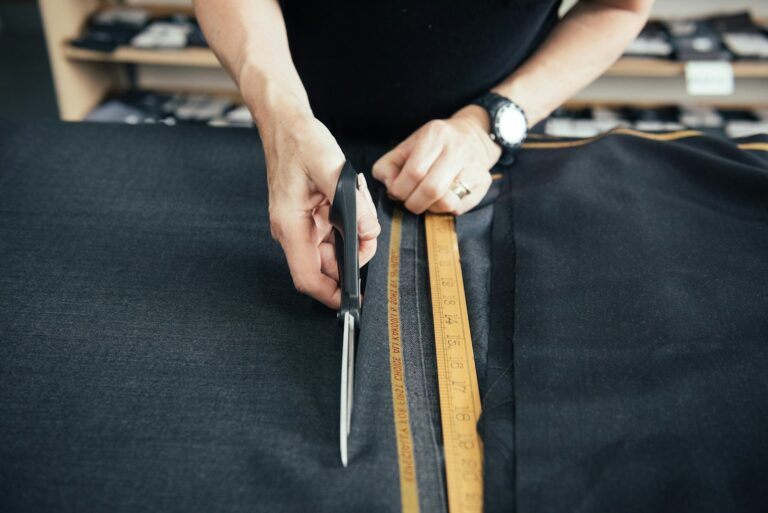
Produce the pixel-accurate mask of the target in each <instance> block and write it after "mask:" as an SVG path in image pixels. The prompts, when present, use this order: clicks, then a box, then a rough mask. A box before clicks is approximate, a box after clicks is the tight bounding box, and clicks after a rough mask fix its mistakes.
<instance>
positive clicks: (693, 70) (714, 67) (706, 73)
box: [685, 61, 733, 96]
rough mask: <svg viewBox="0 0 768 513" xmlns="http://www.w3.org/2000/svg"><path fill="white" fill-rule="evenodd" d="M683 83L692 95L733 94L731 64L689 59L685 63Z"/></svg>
mask: <svg viewBox="0 0 768 513" xmlns="http://www.w3.org/2000/svg"><path fill="white" fill-rule="evenodd" d="M685 85H686V88H687V89H688V94H690V95H692V96H705V95H706V96H715V95H717V96H727V95H730V94H733V66H731V63H730V62H723V61H691V62H687V63H686V64H685Z"/></svg>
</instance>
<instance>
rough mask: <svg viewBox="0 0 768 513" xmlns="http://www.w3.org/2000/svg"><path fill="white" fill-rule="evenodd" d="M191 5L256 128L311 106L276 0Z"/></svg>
mask: <svg viewBox="0 0 768 513" xmlns="http://www.w3.org/2000/svg"><path fill="white" fill-rule="evenodd" d="M194 6H195V14H196V15H197V18H198V20H199V21H200V24H201V26H202V28H203V31H204V32H205V36H206V39H207V40H208V43H209V45H210V46H211V48H212V49H213V51H214V53H215V54H216V56H217V57H218V58H219V60H220V61H221V63H222V65H223V66H224V67H225V68H226V70H227V71H228V72H229V74H230V75H231V76H232V78H233V79H234V81H235V83H236V84H237V87H238V88H239V89H240V92H241V94H242V96H243V99H244V101H245V103H246V104H247V106H248V108H249V109H250V111H251V114H252V115H253V117H254V120H255V121H256V124H257V125H258V126H259V129H260V131H262V132H264V131H267V130H264V129H265V128H266V127H270V126H273V125H275V124H277V123H280V122H281V119H284V118H286V117H290V116H291V115H292V114H293V113H299V112H302V113H307V112H311V110H310V107H309V101H308V99H307V94H306V91H305V90H304V86H303V85H302V83H301V79H300V78H299V74H298V73H297V71H296V68H295V67H294V65H293V60H292V59H291V54H290V50H289V47H288V37H287V34H286V29H285V22H284V20H283V14H282V11H281V10H280V6H279V4H278V2H277V0H227V1H222V0H195V2H194ZM262 135H264V134H262Z"/></svg>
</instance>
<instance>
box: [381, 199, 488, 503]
mask: <svg viewBox="0 0 768 513" xmlns="http://www.w3.org/2000/svg"><path fill="white" fill-rule="evenodd" d="M424 222H425V226H426V232H427V256H428V260H429V281H430V289H431V296H432V317H433V321H434V327H435V353H436V359H437V374H438V388H439V394H440V416H441V421H442V430H443V447H444V453H445V477H446V487H447V492H448V510H449V512H450V513H475V512H477V513H480V512H481V511H482V509H483V450H482V442H481V440H480V437H479V435H478V434H477V421H478V419H479V417H480V392H479V390H478V387H477V371H476V370H475V358H474V353H473V351H472V337H471V335H470V332H469V316H468V315H467V302H466V298H465V296H464V279H463V277H462V274H461V264H460V261H459V243H458V238H457V236H456V224H455V222H454V218H453V216H450V215H438V214H427V215H426V216H425V221H424ZM402 224H403V211H402V210H400V209H399V208H396V209H395V211H394V215H393V216H392V228H391V233H390V239H389V270H388V280H387V321H388V322H387V324H388V328H389V364H390V365H389V368H390V383H391V386H392V406H393V413H394V423H395V439H396V442H397V460H398V468H399V474H400V499H401V502H402V504H401V506H402V511H403V513H418V512H419V489H418V480H417V478H416V460H415V458H414V451H413V436H412V434H411V426H410V417H409V413H408V412H409V410H408V395H407V393H406V383H405V369H404V363H403V351H402V337H401V333H400V287H399V283H400V247H401V234H402Z"/></svg>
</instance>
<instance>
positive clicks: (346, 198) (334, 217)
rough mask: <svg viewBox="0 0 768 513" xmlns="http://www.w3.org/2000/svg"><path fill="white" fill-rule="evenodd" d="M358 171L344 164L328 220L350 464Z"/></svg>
mask: <svg viewBox="0 0 768 513" xmlns="http://www.w3.org/2000/svg"><path fill="white" fill-rule="evenodd" d="M358 186H359V185H358V181H357V172H355V170H354V168H353V167H352V164H350V163H349V162H348V161H347V162H345V163H344V167H343V168H342V169H341V174H340V175H339V181H338V183H337V184H336V193H335V195H334V197H333V204H332V205H331V212H330V216H329V220H330V222H331V225H332V226H333V228H334V229H335V233H334V239H335V246H336V260H337V263H338V266H339V287H340V288H341V307H340V308H339V313H338V320H339V325H340V326H341V328H342V335H341V339H342V349H341V407H340V409H339V413H340V414H339V451H340V453H341V464H342V465H343V466H344V467H346V466H347V461H348V459H347V441H348V440H349V431H350V428H351V426H352V422H351V421H352V393H353V389H354V382H355V343H356V339H357V334H358V332H359V329H360V266H359V261H358V253H357V252H358V237H357V189H358Z"/></svg>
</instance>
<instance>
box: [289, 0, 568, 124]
mask: <svg viewBox="0 0 768 513" xmlns="http://www.w3.org/2000/svg"><path fill="white" fill-rule="evenodd" d="M281 4H282V6H283V16H284V17H285V22H286V27H287V30H288V39H289V43H290V47H291V55H292V57H293V61H294V62H295V64H296V68H297V69H298V71H299V74H300V75H301V79H302V82H303V83H304V86H305V87H306V89H307V93H308V94H309V100H310V103H311V104H312V109H313V111H314V112H315V114H316V116H317V117H318V118H319V119H320V120H321V121H323V122H324V123H325V124H326V125H327V126H328V127H329V128H330V130H331V131H332V132H333V133H334V134H336V135H341V136H354V137H366V138H379V139H381V138H384V139H389V138H402V137H405V136H407V135H408V134H409V133H411V132H412V131H413V130H415V129H416V128H418V127H419V126H420V125H422V124H424V123H425V122H427V121H429V120H431V119H436V118H445V117H448V116H450V115H451V114H453V113H454V112H455V111H456V110H458V109H459V108H461V107H463V106H464V105H467V104H468V103H469V102H470V101H471V100H473V99H474V98H476V97H477V96H479V95H480V94H482V93H484V92H486V91H487V90H488V89H490V88H491V87H492V86H494V85H495V84H497V83H498V82H500V81H501V80H502V79H503V78H504V77H506V76H507V75H508V74H509V73H511V72H512V71H513V70H514V69H515V68H516V67H517V66H519V65H520V64H521V63H522V62H523V61H524V60H525V59H526V58H527V57H528V56H529V55H530V54H531V53H532V52H533V50H535V49H536V48H537V47H538V46H539V44H541V42H542V41H543V39H544V38H545V37H546V35H547V34H549V32H550V31H551V29H552V27H553V26H554V24H555V23H556V22H557V10H558V7H559V4H560V0H449V1H441V0H430V1H418V2H412V1H401V2H392V1H389V0H372V1H366V2H355V1H351V0H333V1H329V2H313V1H302V0H282V2H281Z"/></svg>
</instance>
